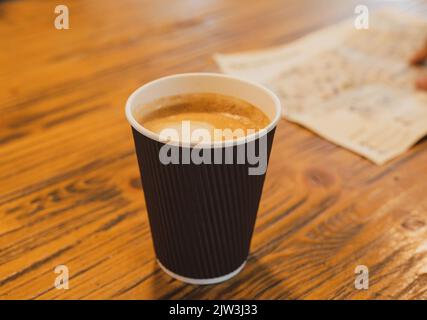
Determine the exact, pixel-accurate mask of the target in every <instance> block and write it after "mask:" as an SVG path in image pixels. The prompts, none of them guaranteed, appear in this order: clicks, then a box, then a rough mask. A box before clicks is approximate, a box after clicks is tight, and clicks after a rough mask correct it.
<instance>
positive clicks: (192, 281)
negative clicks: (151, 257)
mask: <svg viewBox="0 0 427 320" xmlns="http://www.w3.org/2000/svg"><path fill="white" fill-rule="evenodd" d="M157 263H158V264H159V266H160V268H161V269H162V270H163V271H164V272H165V273H167V274H168V275H169V276H171V277H172V278H175V279H177V280H179V281H182V282H185V283H189V284H197V285H207V284H215V283H220V282H224V281H227V280H229V279H231V278H233V277H234V276H235V275H237V274H238V273H239V272H240V271H242V269H243V267H244V266H245V264H246V260H245V261H244V262H243V263H242V264H241V265H240V267H238V268H237V269H236V270H234V271H232V272H230V273H228V274H226V275H223V276H220V277H216V278H207V279H196V278H187V277H184V276H180V275H179V274H176V273H174V272H172V271H170V270H169V269H167V268H166V267H165V266H164V265H162V263H161V262H160V261H159V260H158V259H157Z"/></svg>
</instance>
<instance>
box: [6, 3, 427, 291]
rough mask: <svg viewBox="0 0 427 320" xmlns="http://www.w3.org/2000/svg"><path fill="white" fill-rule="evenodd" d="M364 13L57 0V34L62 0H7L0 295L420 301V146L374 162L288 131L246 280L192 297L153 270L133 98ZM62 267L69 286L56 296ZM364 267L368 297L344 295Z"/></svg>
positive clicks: (423, 175) (300, 6)
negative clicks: (173, 77)
mask: <svg viewBox="0 0 427 320" xmlns="http://www.w3.org/2000/svg"><path fill="white" fill-rule="evenodd" d="M358 2H359V1H341V0H327V1H326V0H323V1H321V0H319V1H317V0H316V1H315V0H313V1H300V0H292V1H278V0H271V1H237V0H234V1H226V0H218V1H213V0H212V1H191V0H182V1H137V0H127V1H113V0H109V1H107V0H104V1H95V0H90V1H82V0H81V1H62V3H64V4H67V5H68V6H69V9H70V26H71V29H70V30H62V31H60V30H56V29H55V28H54V26H53V21H54V18H55V14H54V8H55V6H56V5H57V1H45V0H43V1H41V0H40V1H35V0H34V1H31V0H28V1H1V2H0V39H1V41H0V49H1V50H0V88H1V90H0V117H1V118H0V299H105V298H113V299H156V298H163V299H179V298H184V299H213V298H218V299H228V298H245V299H252V298H264V299H301V298H303V299H318V298H322V299H364V298H371V299H388V298H397V299H426V298H427V226H426V223H427V191H426V190H427V139H424V140H423V141H421V142H419V143H418V144H417V145H416V146H414V147H413V148H412V149H411V150H410V151H408V152H407V153H405V154H404V155H402V156H401V157H399V158H398V159H396V160H394V161H392V162H390V163H388V164H386V165H384V166H375V165H373V164H371V163H370V162H369V161H367V160H364V159H362V158H361V157H359V156H357V155H355V154H353V153H351V152H349V151H347V150H344V149H342V148H339V147H337V146H335V145H333V144H331V143H329V142H327V141H325V140H323V139H321V138H319V137H318V136H316V135H314V134H313V133H311V132H309V131H307V130H305V129H303V128H301V127H299V126H297V125H295V124H291V123H289V122H287V121H285V120H282V121H281V122H280V124H279V126H278V130H277V131H276V137H275V143H274V145H273V150H272V154H271V159H270V166H269V170H268V173H267V178H266V183H265V186H264V193H263V196H262V200H261V205H260V210H259V214H258V219H257V224H256V230H255V235H254V238H253V241H252V246H251V256H250V259H249V261H248V264H247V266H246V267H245V269H244V270H243V271H242V272H241V273H240V274H239V275H238V276H237V277H235V278H233V279H232V280H230V281H228V282H226V283H223V284H219V285H215V286H191V285H186V284H183V283H181V282H178V281H175V280H172V279H171V278H170V277H168V276H167V275H165V274H164V273H163V272H162V271H160V269H159V267H158V266H157V265H156V263H155V257H154V252H153V248H152V243H151V239H150V230H149V226H148V222H147V215H146V212H145V203H144V199H143V195H142V192H141V186H140V183H139V177H138V167H137V162H136V157H135V155H134V152H133V144H132V137H131V130H130V128H129V125H128V123H127V121H126V120H125V117H124V110H123V108H124V103H125V101H126V99H127V96H128V95H129V94H130V93H131V92H132V91H133V90H134V89H135V88H137V87H138V86H140V85H141V84H143V83H145V82H147V81H149V80H153V79H155V78H158V77H161V76H164V75H168V74H172V73H180V72H191V71H218V69H217V67H216V66H215V64H214V62H213V60H212V58H211V56H212V54H213V53H215V52H234V51H240V50H249V49H260V48H263V47H266V46H271V45H278V44H282V43H285V42H287V41H291V40H293V39H296V38H298V37H300V36H301V35H303V34H306V33H307V32H310V31H313V30H316V29H318V28H319V27H321V26H325V25H328V24H331V23H333V22H336V21H339V20H340V19H342V18H345V17H349V16H351V15H352V14H353V11H354V7H355V5H356V4H358ZM366 3H367V4H369V5H371V7H372V8H373V7H377V6H380V5H382V4H384V2H379V3H377V2H374V1H367V2H366ZM393 3H394V5H400V6H407V7H411V8H413V9H414V10H425V9H423V8H422V7H421V6H422V5H423V4H425V2H423V1H406V2H393ZM60 264H65V265H67V266H68V267H69V269H70V289H69V290H57V289H55V288H54V287H53V284H54V280H55V277H56V276H57V275H56V274H55V273H54V272H53V271H54V268H55V266H57V265H60ZM359 264H364V265H366V266H368V267H369V269H370V288H369V290H363V291H358V290H355V289H354V269H355V267H356V266H357V265H359Z"/></svg>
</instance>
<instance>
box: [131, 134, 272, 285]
mask: <svg viewBox="0 0 427 320" xmlns="http://www.w3.org/2000/svg"><path fill="white" fill-rule="evenodd" d="M132 132H133V137H134V142H135V149H136V154H137V158H138V165H139V169H140V174H141V181H142V186H143V189H144V195H145V202H146V206H147V211H148V217H149V221H150V227H151V234H152V238H153V243H154V249H155V252H156V255H157V259H158V260H159V261H160V263H161V264H162V265H163V266H165V267H166V268H167V269H169V270H170V271H172V272H174V273H176V274H178V275H180V276H183V277H188V278H193V279H208V278H215V277H220V276H224V275H226V274H229V273H231V272H233V271H235V270H236V269H237V268H238V267H239V266H241V265H242V263H243V262H244V261H245V260H246V259H247V257H248V254H249V248H250V242H251V238H252V233H253V230H254V225H255V220H256V214H257V211H258V206H259V201H260V197H261V193H262V187H263V184H264V179H265V174H263V175H248V168H249V167H250V165H249V164H200V165H194V164H169V165H164V164H162V163H161V162H160V160H159V151H160V148H161V147H162V146H163V145H164V144H163V143H161V142H158V141H155V140H153V139H150V138H148V137H146V136H144V135H143V134H141V133H139V132H138V131H136V130H135V129H133V128H132ZM274 132H275V129H273V130H271V131H270V132H269V133H268V134H267V143H268V146H267V155H268V158H269V157H270V151H271V145H272V142H273V137H274ZM176 148H179V149H180V151H181V150H182V147H176ZM229 148H233V152H234V155H235V154H236V150H237V148H236V147H235V146H233V147H229ZM210 152H212V150H210ZM223 154H225V152H223ZM234 159H236V157H234Z"/></svg>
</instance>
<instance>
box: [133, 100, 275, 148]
mask: <svg viewBox="0 0 427 320" xmlns="http://www.w3.org/2000/svg"><path fill="white" fill-rule="evenodd" d="M142 110H143V113H142V114H141V116H140V117H139V118H138V119H137V121H138V122H139V123H140V124H141V125H142V126H144V127H145V128H146V129H148V130H150V131H152V132H154V133H157V134H160V135H161V134H162V132H163V133H164V132H165V131H164V130H166V129H173V130H176V132H178V135H179V139H180V140H192V138H188V137H183V135H182V133H183V132H185V130H183V129H184V128H183V127H184V126H188V129H189V131H188V133H189V134H190V135H191V134H193V132H195V130H198V132H199V133H200V132H201V130H199V129H202V131H203V130H205V132H207V133H208V134H209V135H210V138H211V140H213V141H218V140H219V141H221V140H223V141H224V140H230V139H237V138H241V137H244V136H245V135H247V134H250V133H253V132H255V131H258V130H261V129H264V128H265V127H266V126H267V125H268V124H269V123H270V119H269V118H268V117H267V116H266V115H265V114H264V112H263V111H261V110H260V109H259V108H258V107H256V106H254V105H252V104H250V103H249V102H246V101H244V100H241V99H238V98H235V97H231V96H226V95H222V94H217V93H191V94H182V95H175V96H169V97H164V98H161V99H157V100H155V101H153V102H151V103H149V104H146V105H144V106H143V108H142Z"/></svg>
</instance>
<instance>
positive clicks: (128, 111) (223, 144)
mask: <svg viewBox="0 0 427 320" xmlns="http://www.w3.org/2000/svg"><path fill="white" fill-rule="evenodd" d="M184 77H213V78H224V79H231V80H234V81H239V82H242V83H246V84H248V85H250V86H253V87H255V88H257V89H258V90H261V91H263V92H264V93H265V94H267V95H268V96H269V97H270V98H271V99H272V100H273V102H274V106H275V114H274V117H273V119H270V123H269V124H268V125H267V126H266V127H265V128H264V129H262V130H260V131H258V132H255V133H252V134H249V135H246V136H244V137H241V138H238V139H230V140H225V141H212V142H208V143H196V144H193V143H188V142H183V141H171V142H168V144H172V145H178V146H185V147H192V146H194V145H197V147H198V148H220V147H228V146H234V145H240V144H244V143H247V142H250V141H253V140H255V139H257V138H259V137H260V136H263V135H265V134H267V133H268V132H270V131H271V130H272V129H274V128H275V127H276V125H277V123H278V122H279V120H280V117H281V105H280V100H279V98H278V97H277V96H276V94H275V93H273V92H272V91H271V90H269V89H267V88H266V87H264V86H263V85H261V84H258V83H256V82H253V81H249V80H246V79H242V78H239V77H236V76H230V75H226V74H222V73H210V72H194V73H179V74H174V75H170V76H166V77H162V78H159V79H156V80H153V81H150V82H148V83H146V84H144V85H142V86H141V87H139V88H138V89H136V90H135V91H134V92H133V93H132V94H131V95H130V96H129V98H128V99H127V101H126V107H125V113H126V118H127V120H128V122H129V123H130V125H131V126H132V128H134V129H135V130H136V131H138V132H139V133H141V134H142V135H144V136H146V137H148V138H150V139H152V140H155V141H158V142H160V143H165V142H164V141H162V140H161V139H160V135H159V134H157V133H155V132H152V131H150V130H148V129H146V128H144V126H142V125H141V124H140V123H139V122H138V121H137V120H136V119H135V117H134V116H133V114H132V106H133V104H134V100H135V99H136V97H137V96H139V95H140V94H141V92H142V91H144V90H146V89H148V88H149V87H150V86H155V85H158V84H159V83H160V82H162V81H165V80H170V79H179V78H184ZM165 96H167V95H165ZM236 97H237V98H238V96H236Z"/></svg>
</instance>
